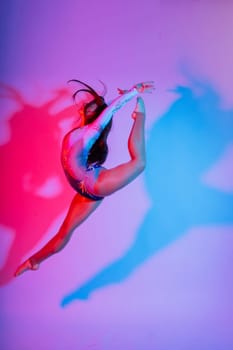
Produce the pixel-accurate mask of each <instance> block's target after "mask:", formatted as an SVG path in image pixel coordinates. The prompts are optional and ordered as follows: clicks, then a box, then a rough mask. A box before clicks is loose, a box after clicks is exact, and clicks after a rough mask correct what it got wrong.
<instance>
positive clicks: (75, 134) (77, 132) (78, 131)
mask: <svg viewBox="0 0 233 350" xmlns="http://www.w3.org/2000/svg"><path fill="white" fill-rule="evenodd" d="M85 129H86V126H82V127H79V128H74V129H71V130H70V131H68V132H67V133H66V134H65V136H64V137H63V140H64V141H65V140H66V141H67V140H70V139H74V138H75V139H76V140H77V139H79V138H81V137H82V134H83V132H84V131H85Z"/></svg>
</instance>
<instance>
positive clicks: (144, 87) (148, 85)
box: [134, 81, 155, 94]
mask: <svg viewBox="0 0 233 350" xmlns="http://www.w3.org/2000/svg"><path fill="white" fill-rule="evenodd" d="M134 88H135V89H136V90H137V91H138V92H139V93H140V94H143V93H144V92H147V93H151V92H153V90H155V87H154V82H153V81H145V82H144V83H138V84H135V85H134Z"/></svg>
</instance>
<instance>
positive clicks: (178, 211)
mask: <svg viewBox="0 0 233 350" xmlns="http://www.w3.org/2000/svg"><path fill="white" fill-rule="evenodd" d="M193 86H194V88H195V89H197V90H198V94H194V91H193V90H192V89H191V88H189V87H184V86H178V87H177V88H176V89H174V90H173V92H175V93H176V94H178V99H177V100H176V101H175V102H174V103H173V105H172V106H171V108H170V109H169V110H168V112H167V113H166V114H165V115H164V116H163V117H162V118H161V119H159V120H158V121H157V122H156V123H155V124H154V126H153V127H152V129H151V130H150V134H149V138H148V143H147V154H148V165H147V168H146V171H145V175H144V176H145V177H144V178H145V183H146V187H147V190H148V195H149V196H150V197H151V203H152V206H151V208H150V210H149V211H148V213H147V214H146V216H145V219H144V221H143V222H142V224H141V226H140V227H139V229H138V232H137V234H136V236H135V239H134V241H133V243H132V245H131V246H130V247H129V249H128V250H127V251H126V252H125V253H124V254H123V255H122V257H121V258H119V259H118V260H116V261H114V262H113V263H112V264H110V265H108V266H106V267H105V268H104V269H102V270H101V271H99V272H98V273H97V274H96V275H94V276H93V277H92V278H90V279H89V280H88V281H86V283H84V284H83V285H81V286H79V287H78V288H77V290H75V291H74V292H72V293H70V294H68V295H66V296H65V297H64V298H63V300H62V302H61V306H62V307H65V306H66V305H68V304H69V303H71V302H73V301H74V300H76V299H83V300H84V299H88V297H89V296H90V295H91V294H92V293H93V292H95V291H96V290H97V289H100V288H104V287H106V286H108V285H111V284H114V283H120V282H122V281H124V280H125V279H126V278H128V277H129V276H130V275H131V274H132V273H133V272H134V271H135V270H136V269H137V267H139V266H140V265H141V264H143V263H144V262H145V261H146V260H147V259H149V258H150V257H151V256H153V255H154V254H156V253H157V252H158V251H159V250H161V249H163V248H164V247H167V246H168V245H169V244H171V243H172V242H173V241H175V240H177V239H178V238H180V237H181V236H182V235H185V233H186V232H187V231H188V230H190V228H193V227H197V226H205V225H206V226H207V225H226V224H232V222H233V196H232V194H230V193H229V194H228V193H227V192H222V191H221V190H218V189H215V188H213V187H210V186H208V185H206V184H205V183H204V181H203V175H204V174H205V173H206V172H207V171H208V170H209V169H210V168H211V167H212V166H213V165H214V163H216V162H217V161H218V159H219V158H220V157H221V156H222V155H223V153H224V150H225V149H226V147H227V146H228V145H229V143H230V142H232V140H233V111H231V110H228V111H226V110H222V109H221V108H220V99H219V96H218V95H217V93H216V91H214V90H213V89H212V88H211V86H209V85H208V84H206V83H203V82H193Z"/></svg>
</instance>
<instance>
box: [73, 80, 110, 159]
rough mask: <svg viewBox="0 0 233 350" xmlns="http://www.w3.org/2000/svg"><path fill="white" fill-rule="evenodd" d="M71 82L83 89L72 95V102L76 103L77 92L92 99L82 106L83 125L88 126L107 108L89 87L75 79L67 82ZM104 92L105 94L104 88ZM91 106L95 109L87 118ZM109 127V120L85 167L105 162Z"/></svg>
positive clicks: (103, 101)
mask: <svg viewBox="0 0 233 350" xmlns="http://www.w3.org/2000/svg"><path fill="white" fill-rule="evenodd" d="M71 81H73V82H77V83H79V84H81V85H83V86H84V87H85V88H82V89H78V90H77V91H75V93H74V94H73V99H74V101H76V96H77V94H78V93H79V92H86V93H89V94H91V95H92V96H93V97H94V99H93V100H91V101H90V102H88V103H86V104H85V105H84V125H88V124H90V123H92V122H93V121H94V120H96V119H97V118H98V116H99V115H100V114H101V113H102V111H103V110H104V109H105V108H106V107H107V104H106V102H105V100H104V98H103V96H100V95H99V94H98V93H97V92H96V91H95V90H94V89H93V88H92V87H91V86H89V85H87V84H86V83H84V82H82V81H80V80H76V79H72V80H69V81H68V82H71ZM101 83H102V82H101ZM103 85H104V84H103ZM104 88H105V85H104ZM104 91H105V92H106V88H105V90H104ZM91 106H95V109H94V110H93V112H92V113H91V116H88V115H87V110H88V108H90V107H91ZM111 127H112V120H110V122H109V123H108V124H107V125H106V127H105V128H104V129H103V131H102V132H101V134H100V136H99V137H98V139H97V140H96V141H95V143H94V145H93V146H92V147H91V149H90V151H89V154H88V159H87V165H91V164H98V165H101V164H103V163H104V162H105V160H106V158H107V155H108V145H107V137H108V134H109V132H110V130H111Z"/></svg>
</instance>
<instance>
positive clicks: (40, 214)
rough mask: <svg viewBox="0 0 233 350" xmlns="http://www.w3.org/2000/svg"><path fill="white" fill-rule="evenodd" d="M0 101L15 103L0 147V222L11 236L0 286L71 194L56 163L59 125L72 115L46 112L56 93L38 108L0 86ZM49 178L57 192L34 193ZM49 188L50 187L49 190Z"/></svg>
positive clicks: (67, 110)
mask: <svg viewBox="0 0 233 350" xmlns="http://www.w3.org/2000/svg"><path fill="white" fill-rule="evenodd" d="M0 88H1V90H0V97H1V98H8V99H10V100H11V101H13V102H14V103H16V104H17V105H18V111H17V112H15V113H14V114H13V115H11V116H10V117H9V118H8V121H7V123H8V124H9V127H10V132H11V135H10V140H9V141H8V142H7V143H5V144H3V145H1V146H0V159H1V174H0V179H1V201H0V224H1V225H3V226H5V227H8V228H11V229H13V230H14V232H15V236H14V239H13V243H12V245H11V247H10V250H9V252H8V255H7V259H6V260H5V264H4V266H3V267H2V268H1V270H0V285H4V284H6V283H7V282H9V281H10V280H11V279H12V278H13V273H14V272H15V270H16V267H17V266H18V265H19V263H20V262H21V261H22V258H23V257H24V256H27V255H28V253H29V252H31V250H32V249H33V248H34V247H35V246H36V244H37V243H38V242H39V241H40V240H41V239H42V238H43V236H44V235H45V233H46V230H47V229H48V228H49V226H50V225H51V223H52V221H53V220H54V219H55V218H56V217H58V215H60V214H61V213H62V212H63V211H64V210H65V209H67V208H68V206H69V202H70V199H71V196H72V194H73V193H74V192H73V190H72V189H71V188H70V186H69V185H68V183H67V181H66V179H65V176H64V175H63V171H62V169H61V165H60V142H61V139H62V130H61V128H59V123H60V122H61V121H63V120H65V119H66V118H67V117H71V116H73V115H74V114H75V109H74V107H73V106H71V107H68V108H65V109H64V108H63V110H62V111H60V112H58V113H55V114H52V112H51V109H52V108H53V107H55V106H56V105H57V103H59V102H61V101H62V100H63V99H64V98H65V97H67V91H66V90H65V89H63V90H57V91H56V92H55V96H54V98H53V99H51V100H49V101H47V102H46V103H44V104H43V105H41V106H38V107H36V106H33V105H31V104H28V103H27V102H26V101H25V100H24V98H23V97H22V95H21V94H20V92H19V91H17V90H16V89H14V88H13V87H10V86H7V85H4V84H0ZM49 179H56V183H57V184H60V186H59V188H58V189H57V190H56V191H54V193H52V194H51V195H49V196H47V198H46V197H44V196H40V195H38V190H39V189H40V188H41V187H42V186H43V185H44V184H45V183H46V181H48V180H49ZM51 190H52V189H51Z"/></svg>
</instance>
